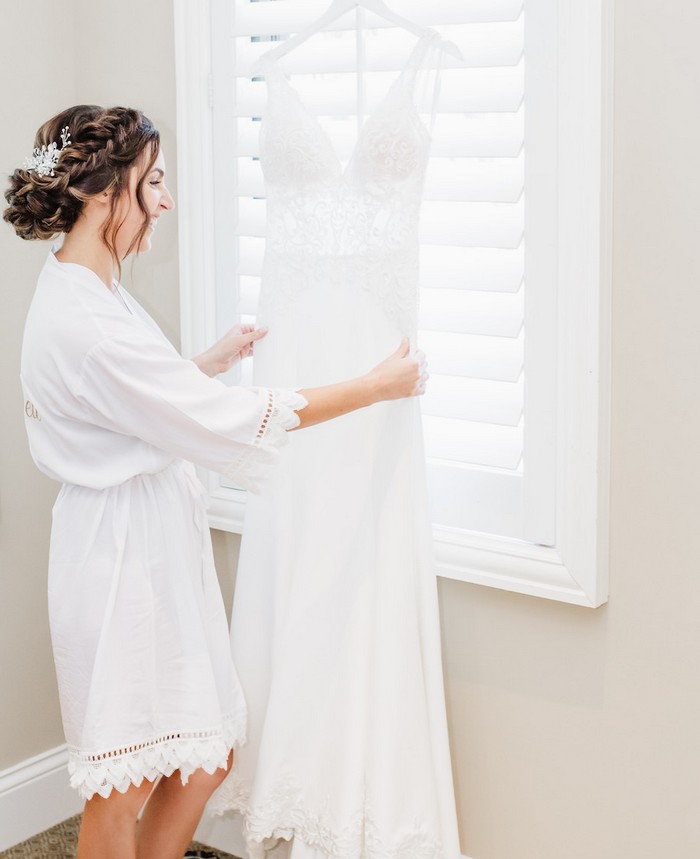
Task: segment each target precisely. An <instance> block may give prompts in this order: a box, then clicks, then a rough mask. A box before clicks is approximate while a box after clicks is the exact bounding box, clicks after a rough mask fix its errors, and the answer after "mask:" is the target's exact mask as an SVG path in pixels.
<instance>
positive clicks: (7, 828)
mask: <svg viewBox="0 0 700 859" xmlns="http://www.w3.org/2000/svg"><path fill="white" fill-rule="evenodd" d="M82 810H83V801H82V799H81V798H80V797H79V795H78V792H77V791H76V790H74V789H73V788H72V787H71V786H70V783H69V781H68V750H67V748H66V747H65V746H58V747H57V748H55V749H49V750H48V751H47V752H42V753H41V754H40V755H36V756H35V757H33V758H28V759H27V760H25V761H21V762H20V763H18V764H16V765H15V766H13V767H10V768H9V769H6V770H2V771H0V851H2V850H7V849H8V848H9V847H13V846H14V845H15V844H19V842H20V841H24V840H26V839H27V838H31V837H32V836H33V835H37V834H38V833H39V832H43V831H44V830H45V829H49V828H50V827H51V826H55V825H56V824H57V823H60V822H61V821H62V820H66V818H68V817H72V816H73V815H74V814H78V813H79V812H81V811H82Z"/></svg>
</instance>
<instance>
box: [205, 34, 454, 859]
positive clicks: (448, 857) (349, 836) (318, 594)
mask: <svg viewBox="0 0 700 859" xmlns="http://www.w3.org/2000/svg"><path fill="white" fill-rule="evenodd" d="M438 42H439V36H438V35H437V34H436V33H435V32H434V31H428V32H427V33H426V34H425V35H424V36H423V37H422V38H421V39H420V40H419V41H418V43H417V44H416V47H415V49H414V50H413V52H412V54H411V56H410V58H409V61H408V63H407V65H406V66H405V68H404V70H403V72H402V73H401V74H400V76H399V77H398V79H397V80H396V81H395V83H394V84H393V86H392V87H391V88H390V90H389V92H388V94H387V95H386V97H385V98H384V99H383V101H382V102H381V103H380V105H379V107H378V108H377V109H376V110H375V111H374V112H373V114H372V115H371V116H370V117H369V118H368V119H367V120H366V122H365V124H364V127H363V128H362V129H361V132H360V135H359V138H358V140H357V143H356V146H355V149H354V151H353V153H352V156H351V158H350V160H349V162H348V163H347V165H346V166H345V167H344V168H343V167H342V166H341V163H340V161H339V159H338V157H337V156H336V154H335V151H334V149H333V146H332V144H331V142H330V139H329V138H328V136H327V135H326V133H325V132H324V131H323V130H322V128H321V126H320V125H319V123H318V121H317V120H316V118H315V117H314V116H313V115H312V114H310V112H309V111H308V110H307V109H306V108H305V106H304V104H303V103H302V101H301V100H300V98H299V96H298V94H297V93H296V91H295V90H294V89H293V88H292V87H291V86H290V84H289V83H288V81H287V80H286V78H285V77H284V75H283V74H282V73H281V71H280V70H279V69H278V68H277V66H276V65H275V64H272V63H271V64H269V65H268V66H267V67H266V69H265V77H266V81H267V85H268V104H267V108H266V112H265V115H264V117H263V121H262V127H261V139H260V153H261V162H262V167H263V171H264V175H265V182H266V195H267V244H266V254H265V261H264V267H263V282H262V293H261V299H260V308H259V316H258V321H259V324H261V325H267V326H269V329H270V333H269V335H268V337H267V338H266V339H265V340H263V341H260V342H259V343H258V344H256V347H255V350H256V351H255V377H256V380H255V381H256V384H266V383H267V382H274V384H275V385H276V386H286V387H292V388H296V389H299V388H308V387H316V386H319V385H324V384H329V383H332V382H337V381H338V380H339V379H344V378H351V377H355V376H358V375H361V374H362V373H365V372H366V371H367V370H369V369H370V368H371V367H372V366H374V365H375V364H376V363H378V362H379V361H380V360H381V359H382V358H384V357H386V355H388V354H390V353H391V352H392V351H394V350H395V349H396V348H397V346H398V344H399V342H400V340H401V337H402V336H405V335H410V336H411V338H412V340H413V341H414V338H415V335H416V327H417V294H418V218H419V209H420V203H421V195H422V187H423V180H424V174H425V169H426V162H427V157H428V150H429V143H430V135H429V132H428V130H427V128H426V127H425V125H424V124H423V122H422V120H421V119H420V117H419V114H418V112H417V109H416V106H415V104H414V93H415V88H416V78H417V75H418V72H419V71H423V70H427V69H428V68H429V67H430V65H431V64H430V63H429V62H428V60H432V59H433V58H434V57H433V54H434V52H437V43H438ZM247 504H248V506H247V511H246V521H245V529H244V536H243V541H242V546H241V554H240V561H239V567H238V577H237V582H236V593H235V598H234V607H233V618H232V647H233V655H234V662H235V664H236V666H237V669H238V672H239V675H240V679H241V683H242V685H243V689H244V693H245V696H246V700H247V703H248V734H247V744H246V745H245V746H243V747H242V748H241V749H240V750H239V751H237V752H236V761H235V765H234V769H233V771H232V773H231V774H230V776H229V777H228V778H227V780H226V781H225V782H224V784H223V785H222V787H221V788H220V790H219V791H218V793H217V795H216V796H215V797H214V798H213V800H212V802H211V804H210V809H211V810H213V811H215V812H216V811H221V810H223V809H226V808H228V809H231V808H233V809H236V810H237V811H240V812H241V813H242V814H243V816H244V819H245V835H246V839H247V844H248V848H249V851H250V853H251V856H252V857H262V856H264V855H265V853H266V851H269V853H270V855H271V856H274V857H277V856H278V855H285V856H289V857H291V859H312V857H313V859H321V857H333V859H380V857H381V859H390V857H391V859H457V857H458V856H459V855H460V851H459V844H458V836H457V824H456V814H455V805H454V793H453V786H452V773H451V768H450V757H449V746H448V735H447V724H446V717H445V701H444V691H443V683H442V668H441V654H440V630H439V621H438V606H437V594H436V581H435V573H434V567H433V560H432V554H431V552H432V535H431V528H430V524H429V514H428V508H427V489H426V482H425V466H424V454H423V441H422V435H421V422H420V412H419V403H418V401H417V400H416V399H409V400H402V401H392V402H388V403H380V404H376V405H374V406H372V407H370V408H368V409H364V410H361V411H358V412H353V413H351V414H348V415H346V416H344V417H342V418H339V419H337V420H334V421H331V422H329V423H327V424H322V425H319V426H316V427H311V428H309V429H306V430H304V432H301V433H293V434H292V437H291V438H290V444H289V445H288V446H287V448H286V449H285V451H284V456H283V461H282V463H281V467H279V468H278V469H277V471H276V473H275V475H274V477H273V478H272V481H271V483H270V484H268V489H267V491H266V493H265V494H264V495H262V496H260V497H255V498H249V499H248V502H247Z"/></svg>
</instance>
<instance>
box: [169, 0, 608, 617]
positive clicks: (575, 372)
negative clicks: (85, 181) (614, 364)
mask: <svg viewBox="0 0 700 859" xmlns="http://www.w3.org/2000/svg"><path fill="white" fill-rule="evenodd" d="M552 2H553V4H554V5H555V6H556V20H547V21H538V27H539V30H538V31H537V38H548V39H550V38H551V39H555V40H556V45H557V61H556V63H557V68H556V73H555V74H553V75H552V76H551V85H552V87H554V88H555V89H554V90H553V93H552V95H553V99H554V100H555V101H556V104H557V113H556V117H554V116H553V117H552V118H551V129H550V130H551V134H552V135H553V139H554V140H556V159H557V163H556V176H557V177H558V182H557V185H556V187H555V188H554V192H553V200H554V201H555V205H556V208H557V212H556V213H553V215H554V217H555V219H556V229H555V230H554V233H553V245H554V246H553V247H552V255H551V258H550V259H549V260H548V261H545V262H544V265H545V267H546V266H547V265H548V266H549V267H550V269H551V271H552V274H553V283H554V284H555V286H556V293H555V294H554V295H553V296H552V298H553V300H552V301H551V302H550V304H549V310H550V312H552V313H553V314H554V315H553V322H555V324H556V351H557V362H556V368H555V370H554V369H553V368H551V367H549V368H546V367H542V371H543V372H550V373H552V372H555V373H556V380H555V384H556V390H557V408H556V415H555V420H554V421H553V422H552V426H553V427H554V433H555V439H554V443H555V444H556V468H555V473H554V474H549V475H548V476H547V475H545V476H544V478H543V479H545V480H551V482H552V487H553V490H554V491H553V494H554V496H555V498H556V501H555V505H554V507H555V509H554V511H552V515H553V519H554V521H555V523H556V524H555V532H556V536H555V539H554V545H552V546H549V545H547V546H545V545H537V544H533V543H527V542H524V541H520V540H510V539H505V538H501V537H494V536H490V535H485V534H477V533H471V532H463V531H458V530H457V529H450V528H446V527H441V526H436V527H435V528H434V537H435V553H436V562H437V569H436V572H437V574H438V575H440V576H443V577H447V578H452V579H458V580H461V581H465V582H473V583H477V584H483V585H488V586H490V587H496V588H500V589H504V590H510V591H515V592H518V593H524V594H530V595H532V596H540V597H545V598H548V599H554V600H559V601H562V602H568V603H572V604H576V605H581V606H588V607H597V606H599V605H601V604H602V603H603V602H605V601H606V600H607V596H608V555H609V524H608V520H609V481H610V465H609V449H610V352H611V350H610V324H611V282H612V136H613V135H612V128H613V125H612V68H613V63H612V50H613V48H612V46H613V15H612V2H611V0H586V2H584V3H582V2H580V0H552ZM174 11H175V43H176V45H175V46H176V75H177V141H178V152H177V162H178V169H177V177H178V197H179V206H178V209H179V245H180V302H181V305H180V307H181V334H182V349H183V354H186V355H192V354H196V353H197V352H198V351H202V350H203V349H205V348H206V347H207V346H208V345H210V344H211V342H212V341H213V340H214V339H215V333H216V330H217V329H216V316H215V314H216V302H215V271H214V260H215V236H216V219H215V217H214V175H213V152H212V148H213V130H212V100H213V96H212V86H211V82H212V74H211V61H212V58H211V46H210V14H211V12H210V2H209V0H174ZM551 17H552V19H554V17H555V16H554V15H552V16H551ZM526 21H527V19H526ZM526 44H527V23H526ZM526 169H527V168H526ZM541 264H542V262H541V261H540V265H541ZM526 276H527V275H526ZM527 312H544V309H543V308H541V307H540V308H534V309H533V308H530V309H529V310H528V311H527ZM525 324H526V329H527V318H526V322H525ZM540 441H541V440H540ZM547 443H549V442H548V441H547ZM541 448H542V445H541V444H540V449H541ZM526 455H527V450H526ZM532 455H533V456H534V455H536V454H535V452H534V451H533V453H532ZM542 461H543V462H545V461H546V457H545V456H543V457H542ZM203 477H204V479H205V481H206V482H207V488H208V490H209V493H210V509H209V521H210V525H211V527H212V528H217V529H221V530H224V531H232V532H237V533H241V532H242V527H243V517H244V511H245V493H243V492H241V491H239V490H227V489H225V488H224V487H222V486H221V485H220V483H219V481H218V479H217V478H215V476H213V475H209V474H207V473H204V474H203Z"/></svg>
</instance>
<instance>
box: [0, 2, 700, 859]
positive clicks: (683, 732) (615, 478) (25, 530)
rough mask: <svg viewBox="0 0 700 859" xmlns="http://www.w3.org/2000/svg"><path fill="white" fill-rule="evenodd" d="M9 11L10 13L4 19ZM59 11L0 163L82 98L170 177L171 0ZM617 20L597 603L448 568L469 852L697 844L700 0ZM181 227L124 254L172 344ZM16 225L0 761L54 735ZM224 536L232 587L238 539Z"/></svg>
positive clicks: (672, 853)
mask: <svg viewBox="0 0 700 859" xmlns="http://www.w3.org/2000/svg"><path fill="white" fill-rule="evenodd" d="M37 5H38V6H41V7H45V8H46V9H47V10H48V9H51V10H54V9H55V8H56V7H55V5H54V4H49V3H48V2H46V0H42V2H40V3H38V4H34V6H35V7H36V6H37ZM20 7H24V4H20V3H15V4H4V7H3V12H2V15H3V19H2V22H3V25H4V24H5V23H6V21H7V18H8V16H9V17H10V18H11V19H12V18H13V19H14V20H13V22H12V23H13V24H14V25H15V26H16V27H17V30H16V31H17V32H19V24H20V23H21V20H20V19H21V18H23V14H22V15H20V12H19V9H20ZM61 8H62V10H63V14H64V15H65V19H64V17H63V16H62V17H61V18H60V19H57V20H56V23H55V26H54V29H53V30H52V33H51V35H52V44H49V40H48V38H45V39H44V43H45V44H44V49H45V51H46V53H45V55H44V56H45V57H51V58H52V61H53V62H54V63H55V64H56V67H57V68H59V67H60V64H61V60H60V57H63V56H65V51H66V50H67V51H68V52H70V46H71V39H70V36H69V32H70V26H68V25H67V24H66V20H67V19H68V10H70V9H71V7H70V4H68V3H65V2H64V4H62V7H61ZM15 10H17V11H15ZM73 11H74V12H75V16H74V18H73V20H74V21H77V22H79V23H78V24H76V25H75V26H76V33H77V34H78V35H77V36H76V37H75V41H76V48H77V50H76V53H75V57H76V68H75V78H74V81H73V80H72V79H71V80H69V81H66V82H61V81H60V80H58V79H56V80H54V79H53V78H51V77H48V78H47V76H46V75H45V74H44V71H45V65H46V62H45V61H44V64H43V65H41V66H40V65H39V64H38V63H37V64H36V67H35V68H33V69H30V72H31V76H32V78H31V82H30V83H27V82H26V81H24V82H23V84H22V91H21V92H17V93H14V92H10V91H9V90H6V92H5V94H4V96H3V106H4V107H5V114H6V115H8V114H9V115H11V116H13V122H12V123H10V124H9V125H8V126H7V127H6V130H5V133H4V134H3V136H2V139H0V155H1V156H2V162H1V164H0V166H1V167H6V166H7V165H8V164H13V163H15V162H16V161H17V158H18V156H24V154H26V150H28V147H29V144H30V141H31V136H32V134H33V131H34V128H35V126H36V125H37V124H38V123H39V122H40V121H41V120H42V119H43V118H44V117H45V116H46V115H47V113H50V112H51V111H52V110H54V109H57V108H59V107H62V106H63V104H64V102H66V100H67V101H70V100H71V99H72V98H74V97H75V98H76V99H79V100H90V99H94V100H97V101H99V102H101V103H106V102H110V101H112V102H122V103H125V102H126V103H128V102H132V103H133V104H137V105H139V106H141V107H143V109H144V110H146V112H148V113H149V114H150V115H151V116H152V118H153V119H154V121H155V122H156V123H157V124H158V125H159V127H160V128H161V130H162V131H163V138H164V144H165V147H166V157H168V160H169V166H170V169H171V171H172V170H173V169H174V167H175V164H174V157H173V156H174V154H175V153H174V141H173V132H174V107H173V100H174V82H173V67H172V62H173V53H172V13H171V3H170V2H168V0H156V2H151V3H148V4H139V3H137V2H136V0H125V2H122V3H121V4H119V5H118V6H117V4H107V3H94V2H93V3H89V2H87V0H83V2H76V3H75V4H74V8H73ZM56 28H58V32H59V35H60V34H61V33H63V34H64V36H65V42H63V43H62V44H60V45H57V44H53V40H54V39H55V37H56ZM616 28H617V33H616V93H615V96H616V108H615V135H616V143H615V171H616V172H615V243H614V251H615V272H614V274H615V279H614V294H613V392H612V396H613V401H612V498H611V517H612V522H611V526H612V534H611V597H610V601H609V602H608V603H607V604H606V605H605V606H603V607H602V608H600V609H598V610H596V611H592V610H588V609H582V608H577V607H572V606H567V605H562V604H558V603H552V602H547V601H544V600H538V599H534V598H531V597H524V596H519V595H513V594H508V593H503V592H499V591H493V590H489V589H486V588H481V587H477V586H471V585H465V584H462V583H458V582H451V581H443V582H441V586H440V592H441V607H442V618H443V636H444V650H445V670H446V678H447V689H448V706H449V714H450V722H451V731H452V741H453V751H454V765H455V775H456V779H457V784H458V794H459V813H460V824H461V828H462V842H463V843H462V846H463V849H464V852H465V853H466V854H468V855H470V856H472V857H474V859H628V857H629V859H632V857H634V859H659V857H663V859H666V857H669V859H670V857H672V859H691V857H692V859H694V857H696V856H698V855H700V774H699V773H700V743H698V741H697V739H696V735H697V733H698V730H699V729H698V726H699V725H700V679H699V678H700V667H699V663H700V660H699V659H698V657H699V656H700V652H699V651H700V644H699V642H700V634H699V633H698V626H699V622H698V618H700V577H699V575H698V567H699V563H698V558H699V557H700V528H699V527H698V524H697V523H698V521H700V492H699V491H698V486H700V457H698V455H697V454H696V452H695V447H696V444H697V438H698V436H700V401H699V397H698V387H699V386H698V371H697V368H698V366H700V338H699V337H698V334H697V327H698V323H697V320H698V319H700V289H699V287H698V284H699V283H700V255H698V253H697V251H696V248H697V246H698V239H697V237H696V234H697V233H698V227H699V226H700V224H699V219H700V218H699V215H698V212H699V211H700V209H699V204H698V201H700V174H699V173H698V168H697V164H698V153H699V152H700V118H699V117H698V114H697V101H698V99H697V96H698V93H700V55H698V52H697V49H696V44H695V43H696V39H697V33H698V31H699V28H700V9H698V7H697V4H696V0H667V2H666V3H663V4H662V3H659V2H658V0H618V2H617V10H616ZM3 29H4V26H3ZM10 31H11V32H14V31H15V30H10ZM34 33H35V34H36V30H35V31H34ZM36 38H37V36H36V35H34V36H33V39H34V45H36ZM123 46H127V47H126V48H123ZM23 49H24V47H23V45H22V44H21V41H20V42H19V44H15V45H14V46H11V47H10V52H9V53H7V52H5V53H3V55H2V56H1V57H0V71H1V72H2V79H3V80H7V76H8V73H11V74H15V72H14V70H15V69H16V68H17V67H18V64H19V63H20V62H24V65H23V66H22V68H23V70H24V69H26V68H27V67H28V66H27V64H26V61H25V60H23V58H22V52H23ZM36 55H37V56H38V55H39V52H38V51H37V52H36ZM8 69H10V70H12V72H8ZM47 80H48V84H47V83H46V81H47ZM30 92H31V94H32V97H31V99H30V98H29V93H30ZM8 107H9V110H8ZM174 222H175V218H172V219H171V226H170V227H168V229H169V230H170V232H168V233H167V234H166V233H165V232H160V230H159V236H158V239H159V241H158V242H157V243H156V248H155V250H154V251H153V252H152V254H150V255H149V257H148V258H145V259H144V260H143V261H140V262H139V263H138V266H137V269H136V272H137V274H136V286H135V289H136V291H137V293H138V295H139V297H140V298H141V299H142V300H143V301H144V302H145V303H146V304H148V305H149V306H150V307H151V309H153V311H154V312H155V314H156V315H157V317H158V318H159V320H160V321H161V323H162V324H163V325H164V327H165V328H166V330H167V332H168V333H169V334H171V335H173V336H174V335H175V332H176V330H177V324H178V323H177V272H176V262H175V226H174ZM8 232H9V231H8V230H7V229H5V230H4V231H0V243H1V244H0V252H1V253H2V259H3V267H2V271H3V286H4V289H3V295H4V299H5V300H4V310H5V312H4V313H3V314H1V315H0V318H1V319H2V323H1V324H2V326H3V327H2V334H3V341H2V343H3V349H4V360H3V363H2V368H1V371H0V378H1V379H2V392H3V398H2V427H3V439H6V440H7V442H6V444H4V445H3V446H2V449H1V452H0V505H1V507H0V564H1V567H0V571H1V577H0V605H1V606H2V607H3V611H4V616H3V621H4V622H3V624H2V625H1V626H0V660H1V662H0V664H1V666H2V680H3V689H2V692H3V706H2V709H1V710H0V713H1V715H0V719H1V722H0V737H2V740H1V741H0V768H1V767H2V766H7V765H9V764H11V763H13V762H15V761H17V760H20V759H22V758H24V757H27V756H29V755H31V754H35V753H37V752H39V751H41V750H42V749H45V748H48V747H50V746H52V745H55V744H57V743H58V742H60V728H59V725H58V721H57V707H56V702H55V685H54V682H53V679H52V675H51V666H50V657H49V650H48V640H47V634H46V618H45V614H46V610H45V601H44V576H45V572H44V570H45V559H46V545H47V528H48V521H49V509H50V504H51V500H52V498H53V494H54V488H53V487H52V486H51V484H50V483H49V482H48V481H45V480H44V479H43V478H41V476H39V475H37V474H36V472H35V471H34V470H33V468H32V466H31V464H30V462H29V459H28V457H27V454H26V449H25V446H24V439H23V435H22V432H23V430H22V420H21V414H20V411H19V388H18V386H17V384H16V372H17V351H18V343H19V332H20V328H21V323H22V319H23V315H24V313H25V310H26V306H27V303H28V300H29V292H30V289H31V287H30V283H31V281H32V280H33V279H34V276H35V273H36V270H37V268H38V266H39V265H40V261H41V257H42V256H43V250H42V249H36V248H32V247H27V246H25V245H23V244H22V243H20V242H19V240H16V239H14V238H13V237H12V236H10V235H8ZM214 536H215V549H216V553H217V563H218V566H219V570H220V574H221V577H222V584H223V585H224V590H225V594H226V596H227V598H228V599H229V600H230V594H231V589H232V584H233V578H234V576H235V563H236V558H237V548H238V538H237V537H234V536H231V535H224V534H221V533H215V535H214ZM30 692H31V693H32V697H31V698H30V695H29V693H30Z"/></svg>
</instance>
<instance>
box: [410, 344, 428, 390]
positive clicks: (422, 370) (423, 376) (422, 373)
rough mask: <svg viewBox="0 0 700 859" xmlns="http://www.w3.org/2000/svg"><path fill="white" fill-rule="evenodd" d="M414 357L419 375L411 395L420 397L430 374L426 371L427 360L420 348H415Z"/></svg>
mask: <svg viewBox="0 0 700 859" xmlns="http://www.w3.org/2000/svg"><path fill="white" fill-rule="evenodd" d="M414 357H415V358H416V360H417V361H418V372H419V376H418V382H417V383H416V387H415V389H414V393H413V395H414V396H415V397H420V396H422V395H423V394H424V393H425V390H426V384H427V382H428V379H429V378H430V374H429V373H428V362H427V359H426V357H425V352H423V351H422V349H416V352H415V355H414Z"/></svg>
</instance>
